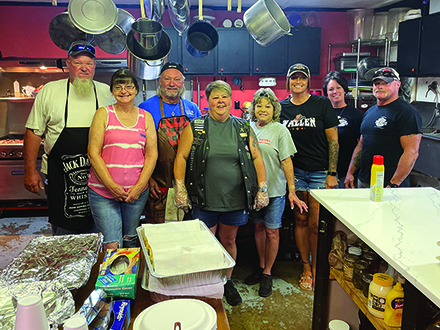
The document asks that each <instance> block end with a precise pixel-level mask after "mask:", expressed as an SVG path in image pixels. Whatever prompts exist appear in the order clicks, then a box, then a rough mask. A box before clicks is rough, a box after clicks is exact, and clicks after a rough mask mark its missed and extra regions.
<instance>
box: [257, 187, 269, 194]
mask: <svg viewBox="0 0 440 330" xmlns="http://www.w3.org/2000/svg"><path fill="white" fill-rule="evenodd" d="M258 191H261V192H263V193H267V186H262V187H258Z"/></svg>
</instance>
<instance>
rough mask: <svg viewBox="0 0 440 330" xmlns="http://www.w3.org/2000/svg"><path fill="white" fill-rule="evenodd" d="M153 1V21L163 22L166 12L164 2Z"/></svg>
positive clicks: (162, 0) (161, 0) (159, 0)
mask: <svg viewBox="0 0 440 330" xmlns="http://www.w3.org/2000/svg"><path fill="white" fill-rule="evenodd" d="M152 1H153V12H152V14H151V19H152V20H153V21H156V22H159V23H161V22H162V18H163V13H164V12H165V4H164V0H152Z"/></svg>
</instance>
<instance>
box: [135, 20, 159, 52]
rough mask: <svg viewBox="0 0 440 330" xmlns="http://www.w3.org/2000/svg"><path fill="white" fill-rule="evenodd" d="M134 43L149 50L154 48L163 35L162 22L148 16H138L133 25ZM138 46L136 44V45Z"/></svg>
mask: <svg viewBox="0 0 440 330" xmlns="http://www.w3.org/2000/svg"><path fill="white" fill-rule="evenodd" d="M131 30H132V31H133V36H134V39H135V40H134V43H135V44H138V45H139V46H140V47H142V48H145V49H147V50H153V51H154V49H155V48H156V46H157V45H158V44H159V41H160V40H161V36H162V24H160V23H159V22H156V21H153V20H151V19H148V18H138V19H137V20H136V21H135V22H133V24H132V25H131ZM135 47H136V45H135Z"/></svg>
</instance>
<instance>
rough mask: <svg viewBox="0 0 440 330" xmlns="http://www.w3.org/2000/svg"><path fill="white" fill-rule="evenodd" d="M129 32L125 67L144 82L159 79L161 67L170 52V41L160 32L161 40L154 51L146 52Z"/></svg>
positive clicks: (131, 32)
mask: <svg viewBox="0 0 440 330" xmlns="http://www.w3.org/2000/svg"><path fill="white" fill-rule="evenodd" d="M133 34H134V31H133V30H131V31H130V32H129V33H128V35H127V50H128V51H127V65H128V68H129V69H130V70H131V72H133V73H134V75H135V76H136V77H139V78H141V79H145V80H154V79H157V78H158V77H159V74H160V69H161V66H162V65H163V64H164V63H165V62H166V58H167V56H168V54H169V52H170V50H171V39H170V37H169V36H168V34H167V33H166V32H165V31H162V36H161V40H160V41H159V43H158V45H157V46H156V47H155V49H152V50H148V49H145V48H143V47H141V46H140V45H139V44H138V43H137V41H136V40H135V37H134V35H133Z"/></svg>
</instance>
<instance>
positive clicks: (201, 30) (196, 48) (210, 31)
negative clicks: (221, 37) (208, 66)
mask: <svg viewBox="0 0 440 330" xmlns="http://www.w3.org/2000/svg"><path fill="white" fill-rule="evenodd" d="M217 44H218V31H217V29H216V28H215V27H214V26H213V25H212V24H211V23H208V22H205V21H203V9H202V0H199V20H198V21H197V22H195V23H193V24H191V26H190V27H189V28H188V32H187V36H186V40H185V47H186V50H187V51H188V53H190V54H191V55H192V56H194V57H199V58H201V57H205V56H208V55H209V54H211V53H212V50H213V49H214V48H215V46H217Z"/></svg>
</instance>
